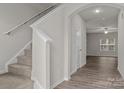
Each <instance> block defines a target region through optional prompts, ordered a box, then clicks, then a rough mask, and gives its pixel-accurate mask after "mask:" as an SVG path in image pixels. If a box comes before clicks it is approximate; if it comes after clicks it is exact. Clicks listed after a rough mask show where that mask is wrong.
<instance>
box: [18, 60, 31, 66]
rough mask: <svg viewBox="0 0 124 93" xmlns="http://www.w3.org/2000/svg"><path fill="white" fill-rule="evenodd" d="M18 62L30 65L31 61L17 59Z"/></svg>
mask: <svg viewBox="0 0 124 93" xmlns="http://www.w3.org/2000/svg"><path fill="white" fill-rule="evenodd" d="M18 63H19V64H22V65H28V66H31V65H32V63H31V61H30V60H26V61H23V60H20V61H18Z"/></svg>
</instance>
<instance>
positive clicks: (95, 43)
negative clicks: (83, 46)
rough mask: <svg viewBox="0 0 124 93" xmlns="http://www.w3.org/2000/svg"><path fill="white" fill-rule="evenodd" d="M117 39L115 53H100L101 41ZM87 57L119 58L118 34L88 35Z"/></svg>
mask: <svg viewBox="0 0 124 93" xmlns="http://www.w3.org/2000/svg"><path fill="white" fill-rule="evenodd" d="M107 38H108V39H115V40H116V41H115V43H116V46H115V47H116V48H115V51H100V39H107ZM87 55H88V56H114V57H117V56H118V33H117V32H113V33H108V34H104V33H87Z"/></svg>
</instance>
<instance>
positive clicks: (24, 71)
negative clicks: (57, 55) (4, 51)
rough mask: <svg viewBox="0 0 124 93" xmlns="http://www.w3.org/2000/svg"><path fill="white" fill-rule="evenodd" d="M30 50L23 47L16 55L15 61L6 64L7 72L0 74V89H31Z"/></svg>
mask: <svg viewBox="0 0 124 93" xmlns="http://www.w3.org/2000/svg"><path fill="white" fill-rule="evenodd" d="M31 66H32V50H31V49H25V50H24V55H21V56H18V57H17V63H14V64H10V65H9V66H8V72H7V73H5V74H2V75H0V89H31V88H33V82H32V80H31V70H32V67H31Z"/></svg>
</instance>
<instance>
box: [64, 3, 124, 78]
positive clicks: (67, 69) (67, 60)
mask: <svg viewBox="0 0 124 93" xmlns="http://www.w3.org/2000/svg"><path fill="white" fill-rule="evenodd" d="M96 5H107V6H112V7H115V8H119V9H120V10H123V5H120V4H82V5H81V4H79V6H78V4H77V5H76V4H75V5H74V6H73V8H72V11H73V10H74V11H73V12H72V11H71V13H70V14H69V13H68V16H67V17H66V28H65V34H66V40H67V41H66V44H65V45H66V46H67V49H66V58H65V79H66V80H69V79H70V60H71V57H70V56H71V54H70V53H71V52H70V51H71V50H70V46H71V44H70V41H71V36H70V34H71V29H70V23H71V16H72V15H75V14H77V13H79V12H80V11H82V10H83V9H86V8H88V7H91V6H96ZM74 7H75V9H74ZM121 15H123V13H122V12H121ZM121 23H123V22H121ZM121 27H122V26H121ZM120 35H121V36H120ZM119 36H120V37H119V43H121V44H119V46H118V47H119V50H118V54H119V60H118V61H119V64H120V65H119V66H121V67H120V69H119V71H120V70H121V71H120V72H121V73H122V74H123V71H122V70H123V69H122V64H121V63H122V60H123V58H122V56H121V55H122V52H121V51H120V50H121V49H120V48H121V46H123V45H122V41H123V40H122V39H121V37H123V36H122V34H121V30H120V29H119ZM120 54H121V55H120ZM122 76H123V75H122Z"/></svg>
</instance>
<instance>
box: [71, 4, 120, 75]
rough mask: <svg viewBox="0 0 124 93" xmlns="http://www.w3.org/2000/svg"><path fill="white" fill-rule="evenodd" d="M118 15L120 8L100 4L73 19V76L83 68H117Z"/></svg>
mask: <svg viewBox="0 0 124 93" xmlns="http://www.w3.org/2000/svg"><path fill="white" fill-rule="evenodd" d="M119 14H120V9H119V8H116V7H112V6H109V5H101V4H100V5H98V4H97V5H95V6H90V7H88V8H86V9H83V10H82V11H80V12H79V13H78V14H74V15H73V16H71V61H70V62H71V63H70V73H71V75H73V74H74V73H75V72H77V70H78V69H80V68H83V67H85V68H87V67H89V68H90V69H92V70H94V69H95V70H103V71H106V70H107V71H108V70H109V71H110V70H111V69H113V68H114V69H117V64H118V16H119ZM88 63H89V64H88ZM107 66H108V67H107ZM112 66H113V68H112ZM106 67H107V68H106ZM101 68H102V69H101Z"/></svg>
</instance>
